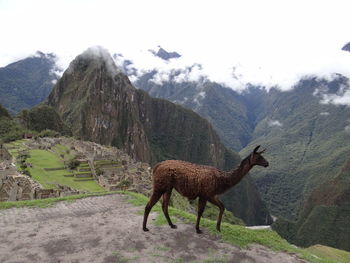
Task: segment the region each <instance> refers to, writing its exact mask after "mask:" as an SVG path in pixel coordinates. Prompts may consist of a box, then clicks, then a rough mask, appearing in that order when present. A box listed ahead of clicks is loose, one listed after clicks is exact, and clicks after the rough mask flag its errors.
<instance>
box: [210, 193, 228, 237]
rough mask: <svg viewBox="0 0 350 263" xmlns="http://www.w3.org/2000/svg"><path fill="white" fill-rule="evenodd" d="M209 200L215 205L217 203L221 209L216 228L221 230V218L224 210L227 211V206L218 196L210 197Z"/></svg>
mask: <svg viewBox="0 0 350 263" xmlns="http://www.w3.org/2000/svg"><path fill="white" fill-rule="evenodd" d="M208 201H209V202H210V203H212V204H213V205H216V206H217V207H219V209H220V213H219V216H218V221H217V223H216V230H217V231H219V232H220V225H221V219H222V215H223V214H224V211H225V206H224V204H223V203H222V202H221V201H220V200H219V199H218V198H217V197H216V196H214V197H211V198H208Z"/></svg>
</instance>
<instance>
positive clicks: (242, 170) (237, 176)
mask: <svg viewBox="0 0 350 263" xmlns="http://www.w3.org/2000/svg"><path fill="white" fill-rule="evenodd" d="M249 159H250V156H248V157H247V158H245V159H244V160H243V161H242V162H241V164H240V165H239V166H238V167H237V168H236V169H233V170H231V171H229V172H227V173H226V175H227V176H226V185H227V186H228V188H230V187H232V186H234V185H236V184H238V183H239V182H240V181H241V180H242V179H243V177H244V176H245V175H246V174H247V173H248V172H249V171H250V169H252V167H253V165H251V164H250V161H249Z"/></svg>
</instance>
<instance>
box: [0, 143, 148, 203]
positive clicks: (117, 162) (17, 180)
mask: <svg viewBox="0 0 350 263" xmlns="http://www.w3.org/2000/svg"><path fill="white" fill-rule="evenodd" d="M25 144H26V146H27V147H28V148H29V149H45V150H50V149H51V148H52V147H53V146H54V145H56V144H63V145H66V146H68V147H70V149H72V150H74V152H75V155H76V158H77V159H79V160H80V161H81V162H87V163H88V164H89V167H90V169H91V173H92V175H93V178H94V179H95V180H96V181H97V182H98V183H99V184H100V185H101V186H102V187H104V188H105V189H106V190H107V191H114V190H129V191H134V192H138V193H142V194H144V195H149V194H150V191H151V188H152V184H151V182H152V179H151V168H150V166H149V165H148V164H147V163H142V162H137V161H135V160H134V159H132V158H131V157H130V156H129V155H128V154H126V153H125V152H123V151H121V150H119V149H117V148H115V147H110V146H103V145H99V144H97V143H94V142H87V141H79V140H75V139H73V138H65V137H61V138H36V139H35V140H28V141H26V142H25ZM2 149H3V151H1V152H0V154H2V156H4V157H6V158H7V159H11V160H8V161H4V162H2V163H0V201H16V200H30V199H42V198H48V197H61V196H66V195H72V194H80V193H82V192H79V191H76V190H74V189H71V188H69V187H68V186H61V185H57V186H56V189H43V187H42V186H41V185H40V184H38V183H36V182H35V181H34V180H32V178H30V177H29V176H26V175H23V174H19V173H18V172H17V171H16V167H15V166H14V165H13V164H12V156H11V155H10V154H9V153H8V151H7V150H6V149H5V148H2ZM4 159H5V158H2V160H4ZM0 161H1V160H0ZM97 172H98V174H97ZM93 178H92V180H93Z"/></svg>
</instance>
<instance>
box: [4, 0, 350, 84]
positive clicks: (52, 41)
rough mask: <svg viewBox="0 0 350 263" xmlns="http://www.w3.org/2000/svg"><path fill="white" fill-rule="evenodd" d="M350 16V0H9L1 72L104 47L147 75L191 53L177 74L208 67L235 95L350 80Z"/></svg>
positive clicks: (65, 62) (68, 58)
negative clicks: (48, 56) (153, 53)
mask: <svg viewBox="0 0 350 263" xmlns="http://www.w3.org/2000/svg"><path fill="white" fill-rule="evenodd" d="M349 10H350V1H346V0H344V1H340V0H329V1H322V0H318V1H313V0H303V1H298V0H292V1H283V0H279V1H278V0H277V1H272V0H271V1H267V0H257V1H249V0H242V1H234V0H231V1H220V0H214V1H204V0H202V1H196V0H184V1H182V0H176V1H167V0H159V1H154V0H147V1H145V0H143V1H142V0H140V1H136V0H123V1H116V0H114V1H104V0H97V1H92V0H91V1H89V0H81V1H74V0H67V1H65V0H57V1H50V0H38V1H35V0H34V1H30V0H26V1H25V0H23V1H20V0H11V1H10V0H8V1H7V0H0V25H1V31H0V34H1V38H0V39H1V41H0V66H5V65H7V64H8V63H10V62H13V61H15V60H18V59H20V58H23V57H25V56H27V55H29V54H33V53H34V52H35V51H36V50H40V51H42V52H54V53H56V54H57V55H58V56H59V57H60V64H61V65H62V66H63V67H67V65H68V63H69V62H70V61H71V60H72V59H73V58H74V57H75V56H76V55H78V54H80V53H81V52H83V51H84V50H86V49H87V48H88V47H90V46H95V45H101V46H104V47H105V48H107V49H108V50H109V51H110V52H111V53H122V54H124V56H125V57H128V58H131V59H133V61H134V62H135V65H138V66H139V67H141V68H144V69H147V68H152V67H161V66H162V64H161V62H159V61H157V60H154V59H152V58H150V53H149V52H148V51H147V50H148V49H156V47H157V46H158V45H160V46H162V47H163V48H164V49H166V50H168V51H177V52H178V53H180V54H182V55H183V56H182V58H181V59H180V62H176V63H175V62H174V67H181V66H185V65H190V64H191V63H194V62H197V63H200V64H202V65H203V69H202V71H203V74H206V75H207V76H209V78H210V79H212V80H214V81H218V82H223V83H226V84H227V85H228V86H231V87H232V88H238V86H239V82H243V83H246V82H253V83H255V84H259V83H261V84H263V85H275V84H278V85H280V86H281V87H282V88H284V89H287V88H289V87H290V86H291V85H292V84H293V83H295V81H297V80H298V79H299V78H300V77H301V76H304V75H306V74H317V75H320V76H321V75H322V76H327V77H329V76H331V74H332V73H342V74H344V75H347V76H349V77H350V52H344V51H341V48H342V46H344V45H345V44H346V43H347V42H349V41H350V30H349V25H350V15H349ZM164 65H165V64H164ZM165 66H166V67H171V65H169V63H168V64H167V65H165ZM233 68H235V75H236V76H238V78H239V79H240V80H239V81H237V80H235V79H234V78H233V77H232V73H233Z"/></svg>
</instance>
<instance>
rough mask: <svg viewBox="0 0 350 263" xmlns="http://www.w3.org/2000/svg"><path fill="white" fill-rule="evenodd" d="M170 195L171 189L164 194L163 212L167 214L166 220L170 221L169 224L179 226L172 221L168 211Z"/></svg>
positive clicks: (172, 226)
mask: <svg viewBox="0 0 350 263" xmlns="http://www.w3.org/2000/svg"><path fill="white" fill-rule="evenodd" d="M170 196H171V190H170V191H167V192H165V193H164V194H163V203H162V209H163V213H164V215H165V218H166V220H167V221H168V224H169V226H170V227H171V228H177V226H176V225H174V224H173V223H172V222H171V219H170V216H169V213H168V206H169V201H170Z"/></svg>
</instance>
